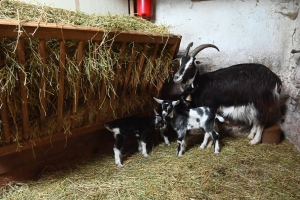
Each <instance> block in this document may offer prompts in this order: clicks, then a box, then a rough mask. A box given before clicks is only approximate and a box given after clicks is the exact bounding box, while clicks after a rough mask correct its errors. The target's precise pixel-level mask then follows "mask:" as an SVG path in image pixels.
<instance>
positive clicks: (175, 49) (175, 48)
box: [156, 40, 180, 97]
mask: <svg viewBox="0 0 300 200" xmlns="http://www.w3.org/2000/svg"><path fill="white" fill-rule="evenodd" d="M179 44H180V40H178V41H177V42H176V43H175V44H173V45H172V47H171V48H170V52H171V56H172V58H174V57H175V56H176V55H177V53H178V48H179ZM171 62H172V61H171V60H170V61H169V63H167V65H166V66H170V64H171ZM163 84H164V82H162V81H160V82H158V84H157V93H156V96H157V97H160V91H161V89H162V86H163Z"/></svg>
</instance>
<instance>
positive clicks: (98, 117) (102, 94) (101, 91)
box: [97, 77, 106, 122]
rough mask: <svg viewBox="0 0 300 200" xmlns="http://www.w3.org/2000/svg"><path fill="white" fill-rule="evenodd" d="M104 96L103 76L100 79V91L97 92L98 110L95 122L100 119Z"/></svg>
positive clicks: (104, 83) (104, 84)
mask: <svg viewBox="0 0 300 200" xmlns="http://www.w3.org/2000/svg"><path fill="white" fill-rule="evenodd" d="M105 96H106V78H105V77H103V78H102V80H101V89H100V92H99V105H98V112H97V120H98V121H97V122H99V121H100V119H101V112H102V110H101V108H102V106H103V104H104V99H105Z"/></svg>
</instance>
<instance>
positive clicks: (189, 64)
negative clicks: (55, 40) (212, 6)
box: [173, 43, 282, 144]
mask: <svg viewBox="0 0 300 200" xmlns="http://www.w3.org/2000/svg"><path fill="white" fill-rule="evenodd" d="M191 46H192V43H190V44H189V45H188V48H187V50H186V55H185V56H183V57H182V58H181V59H180V68H179V70H178V71H177V72H176V73H175V75H174V78H173V81H174V82H175V83H181V85H182V89H183V90H184V92H183V94H185V93H187V94H189V93H190V94H191V99H192V103H193V107H199V106H206V107H209V108H211V109H212V110H213V112H216V111H217V110H218V112H219V113H220V114H221V115H222V116H223V117H229V118H232V119H233V120H238V121H243V122H246V123H247V124H249V125H251V126H252V128H251V131H250V134H249V135H248V138H249V139H251V141H250V144H257V143H259V142H260V141H261V136H262V132H263V129H264V126H265V125H266V123H267V122H269V121H268V120H270V119H271V118H272V120H274V113H275V112H277V111H278V110H280V108H279V100H280V98H279V94H280V91H281V86H282V83H281V80H280V79H279V77H278V76H277V75H276V74H275V73H273V72H272V71H271V70H270V69H269V68H268V67H266V66H264V65H261V64H256V63H246V64H238V65H234V66H230V67H227V68H222V69H219V70H216V71H212V72H208V73H204V74H200V73H199V71H198V68H197V66H196V64H195V62H196V58H195V57H196V55H197V54H198V53H199V52H200V51H201V50H203V49H205V48H208V47H212V48H215V49H217V50H219V49H218V48H217V47H216V46H215V45H212V44H203V45H200V46H198V47H196V48H195V49H194V50H193V51H192V52H191V53H190V54H189V49H190V47H191Z"/></svg>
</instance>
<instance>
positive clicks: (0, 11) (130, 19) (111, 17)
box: [0, 0, 170, 35]
mask: <svg viewBox="0 0 300 200" xmlns="http://www.w3.org/2000/svg"><path fill="white" fill-rule="evenodd" d="M0 19H15V20H20V21H23V22H29V21H33V22H45V23H56V24H60V25H74V26H88V27H100V28H103V29H106V30H112V29H118V30H122V31H139V32H144V33H157V34H167V35H168V34H170V32H169V27H167V26H163V25H156V24H153V23H151V22H149V21H147V20H145V19H142V18H137V17H134V16H130V15H115V14H107V15H97V14H92V15H88V14H86V13H83V12H79V11H71V10H66V9H60V8H53V7H49V6H46V5H42V4H38V5H33V4H27V3H24V2H20V1H15V0H3V1H0Z"/></svg>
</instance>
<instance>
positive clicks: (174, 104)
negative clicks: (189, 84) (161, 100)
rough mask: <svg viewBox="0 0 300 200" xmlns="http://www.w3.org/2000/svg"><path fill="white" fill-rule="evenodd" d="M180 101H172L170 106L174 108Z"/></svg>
mask: <svg viewBox="0 0 300 200" xmlns="http://www.w3.org/2000/svg"><path fill="white" fill-rule="evenodd" d="M179 102H180V100H177V101H172V105H173V106H176V105H177V104H179Z"/></svg>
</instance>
